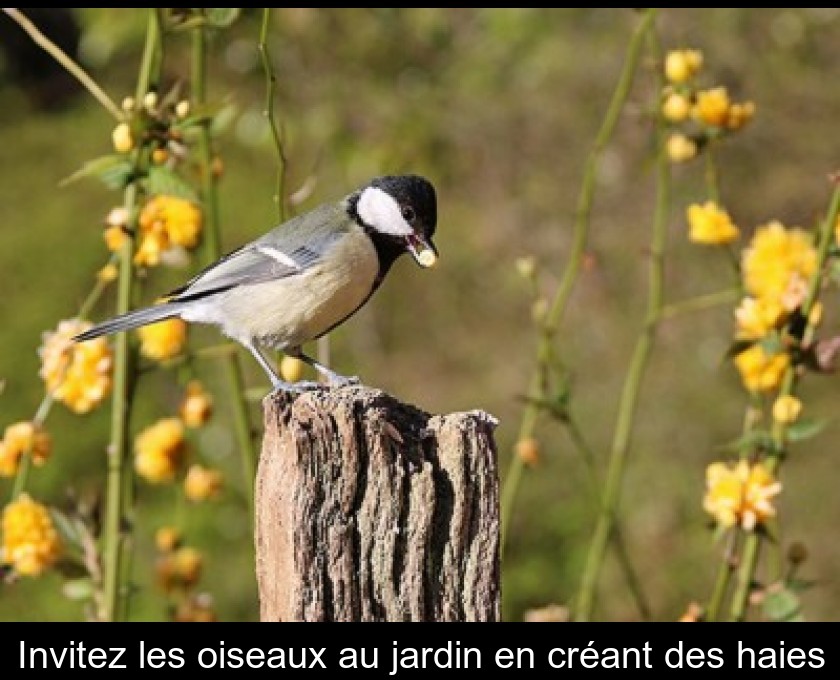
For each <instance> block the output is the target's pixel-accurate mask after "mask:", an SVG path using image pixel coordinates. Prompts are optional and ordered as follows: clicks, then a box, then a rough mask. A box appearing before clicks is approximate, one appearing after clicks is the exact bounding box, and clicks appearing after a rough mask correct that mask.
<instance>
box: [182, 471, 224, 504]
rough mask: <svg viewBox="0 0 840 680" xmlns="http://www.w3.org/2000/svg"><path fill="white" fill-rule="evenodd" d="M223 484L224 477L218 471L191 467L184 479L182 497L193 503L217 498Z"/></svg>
mask: <svg viewBox="0 0 840 680" xmlns="http://www.w3.org/2000/svg"><path fill="white" fill-rule="evenodd" d="M223 484H224V477H223V476H222V473H221V472H219V471H218V470H213V469H211V468H206V467H204V466H202V465H197V464H196V465H191V466H190V469H189V470H188V471H187V476H186V478H185V479H184V495H185V496H186V497H187V499H188V500H191V501H194V502H198V501H206V500H208V499H210V498H218V496H219V494H220V493H221V492H222V485H223Z"/></svg>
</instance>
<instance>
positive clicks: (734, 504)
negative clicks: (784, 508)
mask: <svg viewBox="0 0 840 680" xmlns="http://www.w3.org/2000/svg"><path fill="white" fill-rule="evenodd" d="M781 490H782V484H781V482H778V481H776V479H775V478H774V476H773V474H772V473H771V472H770V471H769V470H768V469H767V467H766V466H765V465H764V464H763V463H753V464H750V463H749V462H747V461H746V460H740V461H738V462H737V463H712V464H711V465H709V467H708V468H706V496H705V497H704V499H703V509H704V510H706V512H708V513H709V514H710V515H712V517H714V519H715V521H716V522H717V523H718V524H719V525H720V526H722V527H726V528H729V527H732V526H735V525H738V526H740V527H741V528H743V529H745V530H746V531H752V530H754V529H755V528H756V527H757V526H759V525H761V524H764V523H765V522H766V521H767V520H768V519H769V518H770V517H773V516H774V515H775V514H776V511H775V509H774V507H773V498H774V497H775V496H777V495H778V494H779V492H781Z"/></svg>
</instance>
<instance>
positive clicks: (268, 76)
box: [258, 7, 286, 222]
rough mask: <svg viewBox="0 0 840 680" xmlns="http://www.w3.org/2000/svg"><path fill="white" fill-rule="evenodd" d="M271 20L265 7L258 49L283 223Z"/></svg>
mask: <svg viewBox="0 0 840 680" xmlns="http://www.w3.org/2000/svg"><path fill="white" fill-rule="evenodd" d="M270 19H271V8H270V7H264V8H263V16H262V25H261V26H260V42H259V45H258V47H259V50H260V59H261V61H262V67H263V71H264V73H265V109H263V115H264V116H265V118H266V120H267V121H268V126H269V128H270V129H271V138H272V140H273V141H274V149H275V150H276V152H277V193H276V194H275V196H274V201H275V202H276V203H277V214H278V216H279V218H280V221H281V222H282V221H284V220H285V219H286V186H285V185H286V152H285V149H284V148H283V135H282V134H281V131H280V128H279V126H278V125H277V120H276V119H275V116H274V94H275V87H276V85H277V76H276V75H274V67H273V66H272V64H271V53H270V52H269V51H268V27H269V23H270Z"/></svg>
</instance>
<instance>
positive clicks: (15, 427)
mask: <svg viewBox="0 0 840 680" xmlns="http://www.w3.org/2000/svg"><path fill="white" fill-rule="evenodd" d="M51 449H52V440H51V438H50V435H49V433H47V432H46V431H45V430H44V428H42V427H40V426H38V425H36V424H35V423H33V422H30V421H23V422H19V423H14V424H12V425H9V426H8V427H7V428H6V431H5V432H4V433H3V439H2V440H0V477H14V475H15V474H16V473H17V471H18V466H19V465H20V461H21V458H23V456H24V455H27V454H28V455H30V456H32V462H33V463H35V465H43V464H44V463H46V462H47V459H48V458H49V456H50V450H51Z"/></svg>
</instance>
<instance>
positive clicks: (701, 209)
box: [686, 201, 740, 245]
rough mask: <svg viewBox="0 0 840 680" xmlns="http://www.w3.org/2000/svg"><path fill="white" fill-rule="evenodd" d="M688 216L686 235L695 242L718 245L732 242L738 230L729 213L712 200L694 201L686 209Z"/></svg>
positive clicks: (737, 234)
mask: <svg viewBox="0 0 840 680" xmlns="http://www.w3.org/2000/svg"><path fill="white" fill-rule="evenodd" d="M686 215H687V217H688V226H689V234H688V237H689V238H690V239H691V240H692V241H694V242H695V243H703V244H706V245H719V244H723V243H732V241H734V240H735V239H737V238H738V236H739V234H740V232H739V231H738V227H736V226H735V225H734V224H733V222H732V218H731V217H729V213H728V212H726V211H725V210H724V209H723V208H721V207H720V206H719V205H718V204H717V203H715V202H714V201H707V202H706V203H705V204H703V205H700V204H699V203H694V204H693V205H690V206H688V209H687V210H686Z"/></svg>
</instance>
